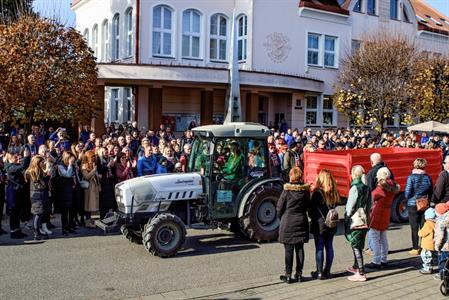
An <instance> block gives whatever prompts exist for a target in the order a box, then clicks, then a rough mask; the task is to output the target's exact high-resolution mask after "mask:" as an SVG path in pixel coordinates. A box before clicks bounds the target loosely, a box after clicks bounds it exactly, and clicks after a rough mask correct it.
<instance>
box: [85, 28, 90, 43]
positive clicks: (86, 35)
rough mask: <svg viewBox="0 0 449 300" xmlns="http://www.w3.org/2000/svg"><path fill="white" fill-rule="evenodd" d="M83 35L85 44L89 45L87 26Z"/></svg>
mask: <svg viewBox="0 0 449 300" xmlns="http://www.w3.org/2000/svg"><path fill="white" fill-rule="evenodd" d="M83 37H84V39H85V40H86V43H87V46H88V47H90V40H89V28H86V29H84V32H83Z"/></svg>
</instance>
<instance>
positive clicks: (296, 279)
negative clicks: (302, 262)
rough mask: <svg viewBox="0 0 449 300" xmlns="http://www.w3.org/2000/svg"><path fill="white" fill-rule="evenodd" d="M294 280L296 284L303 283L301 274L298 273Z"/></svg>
mask: <svg viewBox="0 0 449 300" xmlns="http://www.w3.org/2000/svg"><path fill="white" fill-rule="evenodd" d="M294 280H295V282H302V275H301V274H299V273H296V274H295V277H294Z"/></svg>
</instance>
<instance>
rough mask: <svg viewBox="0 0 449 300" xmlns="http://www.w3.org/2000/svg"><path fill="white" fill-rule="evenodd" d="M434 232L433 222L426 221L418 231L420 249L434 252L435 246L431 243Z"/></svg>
mask: <svg viewBox="0 0 449 300" xmlns="http://www.w3.org/2000/svg"><path fill="white" fill-rule="evenodd" d="M434 231H435V222H434V221H433V220H426V222H425V223H424V226H423V227H422V228H421V229H420V230H419V231H418V236H419V237H420V238H421V248H422V249H424V250H429V251H434V250H435V245H434V241H433V237H434Z"/></svg>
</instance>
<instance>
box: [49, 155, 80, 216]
mask: <svg viewBox="0 0 449 300" xmlns="http://www.w3.org/2000/svg"><path fill="white" fill-rule="evenodd" d="M54 179H56V180H54V181H53V182H55V184H54V187H55V192H56V201H57V204H56V205H57V206H58V207H59V208H72V204H73V189H74V187H75V178H74V168H73V166H71V165H70V166H68V167H67V166H65V165H63V164H58V165H56V178H54Z"/></svg>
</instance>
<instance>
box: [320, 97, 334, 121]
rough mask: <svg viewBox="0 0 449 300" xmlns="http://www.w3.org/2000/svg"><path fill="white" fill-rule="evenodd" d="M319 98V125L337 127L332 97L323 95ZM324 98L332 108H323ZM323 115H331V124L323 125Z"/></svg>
mask: <svg viewBox="0 0 449 300" xmlns="http://www.w3.org/2000/svg"><path fill="white" fill-rule="evenodd" d="M320 98H321V103H322V104H321V108H322V109H321V125H322V126H323V127H326V126H336V125H337V111H336V109H335V106H334V103H333V101H332V96H331V95H323V96H321V97H320ZM325 98H329V100H330V101H331V103H332V108H331V109H329V108H324V99H325ZM324 113H332V123H331V124H324Z"/></svg>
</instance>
